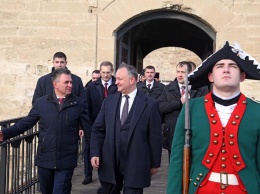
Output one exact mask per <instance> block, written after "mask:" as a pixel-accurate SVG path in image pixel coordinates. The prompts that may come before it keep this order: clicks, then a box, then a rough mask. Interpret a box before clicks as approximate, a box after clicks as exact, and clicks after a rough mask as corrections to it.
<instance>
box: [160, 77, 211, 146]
mask: <svg viewBox="0 0 260 194" xmlns="http://www.w3.org/2000/svg"><path fill="white" fill-rule="evenodd" d="M207 93H208V87H207V86H205V87H202V88H199V89H197V90H193V89H192V88H191V90H190V98H196V97H201V96H204V95H206V94H207ZM180 98H181V93H180V88H179V84H178V81H172V82H170V83H169V84H168V85H166V86H165V87H164V90H163V92H162V94H161V96H160V97H159V98H158V100H157V101H158V103H159V108H160V111H161V113H162V115H163V118H164V120H163V129H162V130H163V135H164V136H163V138H164V148H166V149H169V150H170V149H171V144H172V139H173V134H174V130H175V125H176V123H177V119H178V117H179V114H180V111H181V109H182V103H181V100H180Z"/></svg>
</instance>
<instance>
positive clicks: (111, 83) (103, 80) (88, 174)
mask: <svg viewBox="0 0 260 194" xmlns="http://www.w3.org/2000/svg"><path fill="white" fill-rule="evenodd" d="M99 71H100V75H101V77H100V78H98V79H97V80H96V81H94V82H91V83H89V84H88V87H87V88H86V97H87V102H88V111H89V115H90V119H91V122H92V123H94V122H95V120H96V118H97V115H98V113H99V111H100V109H101V105H102V102H103V100H104V98H105V97H107V96H108V95H111V94H114V93H116V92H117V86H116V84H115V80H116V79H115V77H114V76H112V74H113V72H114V68H113V64H112V63H111V62H109V61H104V62H102V63H101V64H100V68H99ZM84 166H85V171H84V174H85V178H84V180H83V181H82V184H88V183H90V182H91V181H92V171H93V168H92V166H91V163H90V157H89V142H85V149H84ZM101 185H102V183H101ZM97 193H103V191H102V186H101V187H99V188H98V190H97Z"/></svg>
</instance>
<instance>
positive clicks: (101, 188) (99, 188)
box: [97, 185, 103, 194]
mask: <svg viewBox="0 0 260 194" xmlns="http://www.w3.org/2000/svg"><path fill="white" fill-rule="evenodd" d="M97 193H98V194H102V193H103V186H102V185H101V186H100V187H98V189H97Z"/></svg>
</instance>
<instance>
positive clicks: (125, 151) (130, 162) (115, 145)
mask: <svg viewBox="0 0 260 194" xmlns="http://www.w3.org/2000/svg"><path fill="white" fill-rule="evenodd" d="M137 77H138V73H137V70H136V68H135V67H133V66H131V65H127V64H122V65H121V66H120V67H119V69H118V70H117V73H116V84H117V87H118V91H119V92H120V93H116V94H113V95H110V96H108V97H107V98H106V99H105V100H104V102H103V104H102V108H101V110H100V113H99V114H98V117H97V119H96V121H95V123H94V124H93V128H92V134H91V143H90V146H91V149H90V153H91V163H92V166H93V167H94V168H98V169H99V178H100V180H101V181H102V182H103V189H104V193H105V194H120V191H121V190H122V189H123V194H142V193H143V188H144V187H149V186H150V181H151V175H154V174H156V173H157V171H158V168H159V167H160V163H161V152H162V146H161V145H162V136H161V116H160V111H159V108H158V104H157V102H156V101H155V100H154V99H153V98H150V97H149V96H147V95H145V94H143V92H141V91H138V90H137V88H136V83H137Z"/></svg>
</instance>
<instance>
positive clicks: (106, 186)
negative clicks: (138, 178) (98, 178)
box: [103, 182, 143, 194]
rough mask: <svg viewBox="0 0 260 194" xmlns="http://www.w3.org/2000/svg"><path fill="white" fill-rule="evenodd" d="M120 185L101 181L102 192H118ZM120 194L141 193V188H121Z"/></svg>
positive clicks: (112, 193)
mask: <svg viewBox="0 0 260 194" xmlns="http://www.w3.org/2000/svg"><path fill="white" fill-rule="evenodd" d="M121 190H122V188H121V189H120V186H118V185H114V184H111V183H105V182H103V194H120V191H121ZM122 194H143V188H127V187H124V188H123V193H122Z"/></svg>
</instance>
